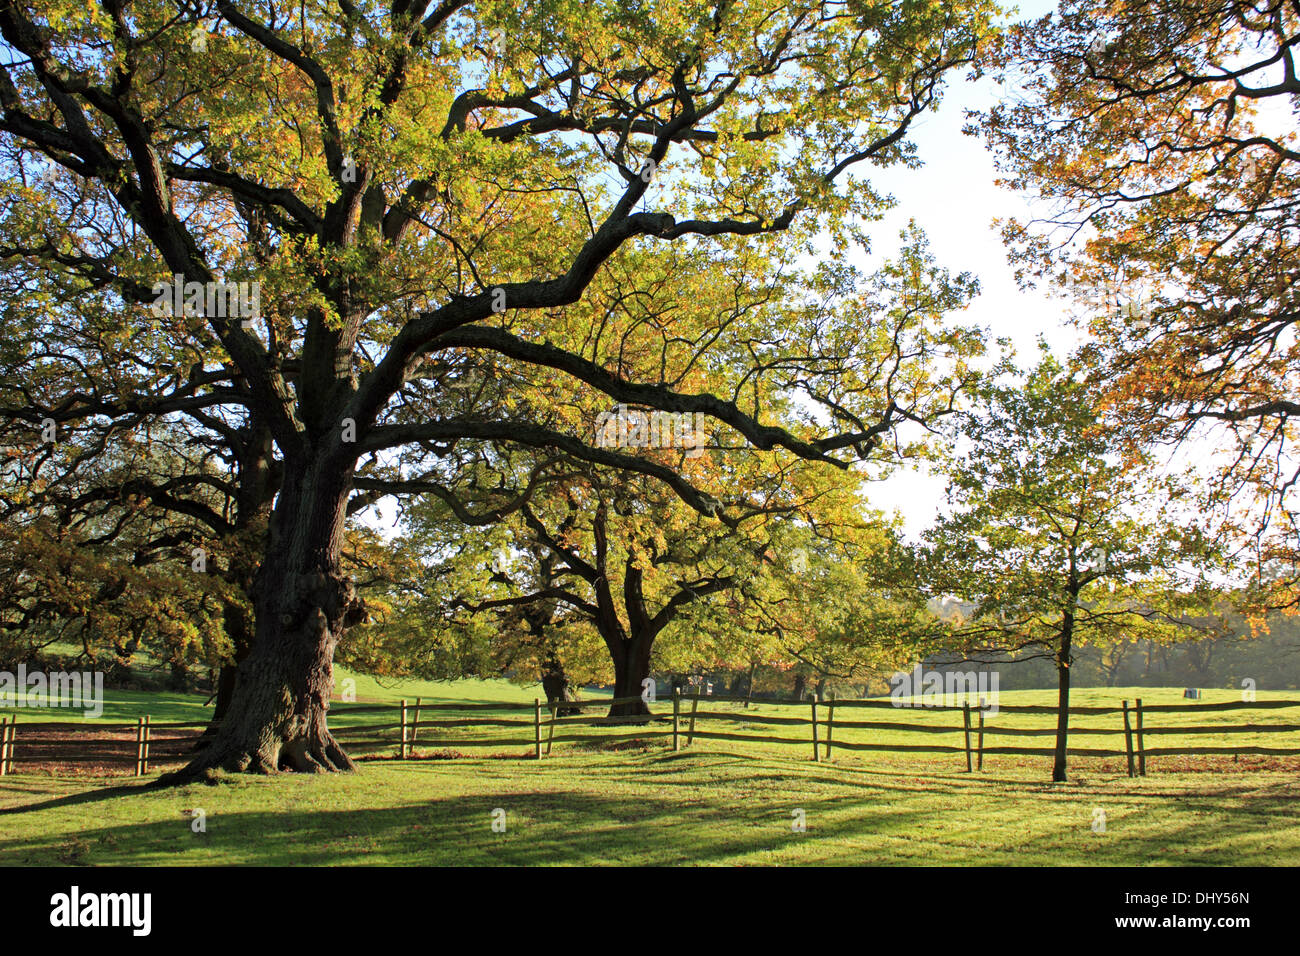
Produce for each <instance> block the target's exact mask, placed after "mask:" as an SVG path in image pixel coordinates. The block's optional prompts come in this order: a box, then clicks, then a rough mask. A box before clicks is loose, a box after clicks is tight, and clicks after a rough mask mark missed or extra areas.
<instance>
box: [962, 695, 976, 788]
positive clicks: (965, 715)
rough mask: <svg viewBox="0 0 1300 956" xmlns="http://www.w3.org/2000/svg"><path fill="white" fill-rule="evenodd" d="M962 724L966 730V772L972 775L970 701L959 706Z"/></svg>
mask: <svg viewBox="0 0 1300 956" xmlns="http://www.w3.org/2000/svg"><path fill="white" fill-rule="evenodd" d="M961 719H962V724H963V725H964V726H965V728H966V772H967V773H972V772H973V771H974V769H975V768H974V766H973V765H972V764H971V753H970V701H968V700H967V701H963V702H962V705H961Z"/></svg>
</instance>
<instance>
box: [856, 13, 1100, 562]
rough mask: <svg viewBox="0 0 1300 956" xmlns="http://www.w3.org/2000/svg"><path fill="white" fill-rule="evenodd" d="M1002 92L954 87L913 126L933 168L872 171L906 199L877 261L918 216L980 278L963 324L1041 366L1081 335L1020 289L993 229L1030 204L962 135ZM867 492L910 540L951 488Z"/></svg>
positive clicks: (891, 483)
mask: <svg viewBox="0 0 1300 956" xmlns="http://www.w3.org/2000/svg"><path fill="white" fill-rule="evenodd" d="M1031 6H1032V7H1041V8H1044V9H1046V8H1050V7H1051V6H1052V5H1051V4H1034V5H1031ZM1029 12H1030V13H1037V10H1034V9H1031V10H1030V11H1029ZM997 95H998V93H997V89H996V87H995V85H994V84H993V83H992V81H991V80H989V79H987V78H985V79H983V80H980V81H978V82H970V81H969V80H967V79H965V78H963V79H962V80H959V81H955V82H954V83H953V84H952V86H950V87H949V88H948V90H947V91H946V93H945V96H944V100H943V103H942V104H941V105H940V107H939V109H938V110H937V111H935V112H933V113H929V114H926V115H925V116H924V117H923V118H922V119H921V120H920V122H919V123H918V124H917V125H916V126H915V127H914V133H913V136H912V139H913V141H914V142H915V143H916V144H917V152H918V155H919V156H920V158H921V159H922V160H923V161H924V163H925V165H924V166H923V167H921V168H920V169H903V168H894V169H887V170H873V171H872V173H871V181H872V182H873V183H874V184H876V185H877V188H878V189H880V190H882V191H885V192H888V193H890V194H891V195H892V196H893V197H894V198H895V199H896V200H897V202H898V204H897V206H896V207H895V208H894V209H893V210H892V211H891V212H890V213H889V214H888V215H887V216H886V217H885V219H884V221H883V222H881V223H880V224H878V225H874V226H873V227H872V230H871V235H872V241H873V255H872V259H873V260H879V259H883V258H884V257H887V256H889V255H891V254H892V253H893V252H894V251H895V250H896V248H897V246H898V240H897V238H896V237H897V236H898V233H899V231H900V230H901V229H902V228H903V227H904V226H905V225H906V224H907V221H908V219H915V220H916V222H917V224H918V225H919V226H921V227H922V228H923V229H924V230H925V232H926V233H927V235H928V236H929V239H930V245H931V251H932V252H933V254H934V257H935V260H936V262H937V263H938V264H939V265H942V266H944V267H946V268H947V269H949V270H950V271H952V272H954V273H958V272H963V271H965V272H970V273H971V274H973V275H975V276H976V277H978V279H979V281H980V295H979V296H978V298H976V299H975V301H974V302H973V303H972V304H971V306H970V308H969V309H967V310H966V311H965V312H964V313H961V314H960V316H959V319H960V320H961V321H962V322H963V323H973V324H976V325H981V326H984V327H985V328H987V329H989V331H990V332H991V337H992V338H998V337H1002V336H1005V337H1007V338H1009V339H1010V340H1011V342H1012V345H1013V346H1014V348H1015V350H1016V354H1017V356H1018V357H1019V358H1020V359H1022V360H1023V361H1025V362H1032V361H1033V355H1034V353H1035V351H1036V348H1037V344H1036V343H1037V340H1038V338H1039V336H1043V337H1044V338H1046V340H1047V341H1048V343H1049V344H1050V345H1051V346H1052V349H1053V351H1054V352H1056V353H1057V354H1058V355H1059V356H1061V357H1065V356H1066V355H1067V354H1068V353H1069V352H1070V351H1071V350H1072V349H1073V348H1074V346H1075V345H1076V344H1077V343H1078V342H1079V335H1078V333H1077V331H1076V330H1075V329H1074V328H1072V327H1070V326H1068V325H1067V323H1066V321H1065V301H1064V300H1063V299H1062V298H1060V297H1059V296H1052V295H1047V294H1042V293H1026V292H1023V291H1021V290H1020V289H1019V288H1018V287H1017V285H1016V282H1015V278H1014V274H1013V271H1012V268H1011V266H1010V265H1009V264H1008V262H1007V254H1006V247H1005V246H1004V245H1003V243H1002V239H1001V236H1000V234H999V232H998V230H997V229H996V228H995V227H994V224H993V221H994V219H996V218H999V217H1017V218H1021V219H1024V218H1029V217H1030V215H1029V205H1028V203H1027V202H1026V201H1025V198H1024V197H1022V196H1020V195H1018V194H1016V193H1014V192H1012V191H1010V190H1007V189H1003V188H1001V187H999V186H997V185H996V179H997V173H996V171H995V170H994V166H993V155H992V154H991V153H990V152H989V151H988V149H986V148H985V146H984V143H983V141H982V140H981V139H980V138H978V137H973V136H966V135H963V133H962V127H963V126H964V125H965V124H966V117H965V111H966V110H968V109H976V110H979V109H984V108H986V107H987V106H989V105H991V104H992V103H994V102H995V101H996V97H997ZM869 495H870V500H871V502H872V503H873V504H874V505H875V506H876V507H879V508H883V509H885V510H887V511H889V510H898V511H900V512H901V513H902V515H903V519H904V527H905V530H906V533H907V534H908V536H909V537H914V536H916V535H917V534H919V533H920V532H921V531H923V530H924V529H925V528H926V527H928V526H929V525H930V523H931V522H932V521H933V520H934V517H935V515H936V510H937V509H938V507H939V506H940V504H941V503H942V498H943V482H942V480H941V479H939V478H937V477H933V476H930V475H926V474H921V473H917V472H914V471H907V472H900V473H899V474H896V475H895V476H893V477H891V478H889V479H886V480H885V481H882V482H878V483H876V484H875V485H873V486H872V487H871V488H870V490H869Z"/></svg>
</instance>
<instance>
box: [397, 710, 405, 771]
mask: <svg viewBox="0 0 1300 956" xmlns="http://www.w3.org/2000/svg"><path fill="white" fill-rule="evenodd" d="M397 706H398V707H399V708H400V712H401V715H402V722H401V728H402V740H401V743H399V744H398V745H397V759H398V760H405V759H406V698H405V697H403V698H402V702H401V703H400V704H398V705H397Z"/></svg>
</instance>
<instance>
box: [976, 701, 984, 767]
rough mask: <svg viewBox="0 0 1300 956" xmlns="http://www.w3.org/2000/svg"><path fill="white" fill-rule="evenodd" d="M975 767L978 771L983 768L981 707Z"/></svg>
mask: <svg viewBox="0 0 1300 956" xmlns="http://www.w3.org/2000/svg"><path fill="white" fill-rule="evenodd" d="M975 769H976V770H978V771H980V772H981V773H982V772H983V770H984V711H983V709H981V710H980V735H979V751H978V756H977V757H976V758H975Z"/></svg>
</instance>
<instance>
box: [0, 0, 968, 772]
mask: <svg viewBox="0 0 1300 956" xmlns="http://www.w3.org/2000/svg"><path fill="white" fill-rule="evenodd" d="M990 14H991V5H990V4H987V3H984V2H978V0H976V2H969V3H964V4H940V3H931V2H909V3H903V4H880V5H869V4H859V3H850V4H839V3H826V2H813V3H808V2H802V3H795V4H793V5H789V4H784V3H775V2H744V3H730V2H718V3H700V2H670V3H662V4H655V5H653V6H651V7H644V8H643V7H637V6H628V5H625V4H622V3H608V4H603V3H577V2H564V0H550V2H543V3H539V4H529V5H526V6H525V5H520V4H514V3H494V2H481V3H466V2H458V0H446V2H439V3H435V4H430V5H425V4H418V5H413V4H411V3H408V2H404V0H394V2H392V3H391V4H377V3H354V2H351V0H346V2H340V3H338V4H332V3H319V2H318V3H306V4H300V5H298V6H297V7H296V8H293V9H291V10H290V9H288V8H281V7H280V6H278V5H276V4H272V3H266V2H248V3H237V2H234V0H216V2H215V3H214V4H212V5H206V4H201V5H198V6H195V5H190V4H185V5H179V6H178V5H173V4H170V3H166V2H157V0H148V2H128V0H103V2H102V3H100V4H91V5H85V4H75V3H70V2H66V0H39V2H33V3H17V2H14V0H3V2H0V36H2V37H3V40H4V47H3V51H0V53H2V57H3V62H2V63H0V152H2V154H3V155H2V156H0V162H3V170H4V177H3V185H2V186H0V188H2V189H3V193H4V197H5V213H4V217H3V221H2V222H0V246H2V247H3V254H4V255H5V257H6V259H7V260H10V261H21V262H22V263H23V264H24V266H25V268H26V272H25V276H26V278H25V282H26V291H27V294H28V296H29V298H28V300H27V302H26V303H25V304H24V306H23V308H22V309H21V310H20V312H21V316H20V317H21V320H22V322H23V328H24V330H25V332H26V335H25V337H24V341H25V342H39V341H40V339H41V335H42V334H43V333H44V332H45V331H46V330H47V328H48V327H49V321H48V314H47V311H46V309H45V308H44V305H45V302H46V301H47V298H48V294H49V290H50V289H51V288H52V287H55V286H57V288H59V289H62V290H66V289H68V288H70V287H71V288H72V289H74V290H76V291H77V292H78V293H79V303H80V306H81V309H80V310H73V311H72V312H71V316H72V321H73V322H79V323H80V322H84V323H85V326H84V328H85V329H86V333H87V334H86V335H85V339H84V342H83V345H82V346H81V348H80V349H78V350H60V352H59V353H58V354H57V355H54V356H50V355H43V356H40V357H39V358H37V359H34V360H33V361H31V362H30V363H28V365H27V367H26V368H25V369H23V370H22V371H21V372H15V373H11V374H22V375H23V376H24V378H25V380H26V383H27V385H28V388H27V390H26V392H27V403H26V414H27V418H28V420H29V421H30V422H31V423H32V425H33V429H35V428H36V427H37V426H39V424H40V423H41V422H42V421H44V420H45V419H53V420H54V421H55V422H56V423H57V424H58V425H59V426H60V427H75V426H76V424H77V423H78V422H83V421H85V420H87V419H97V418H100V417H109V418H112V417H115V416H126V417H129V418H131V419H135V418H138V417H140V416H145V417H163V416H178V415H185V414H186V413H187V411H191V410H192V409H194V408H201V409H203V410H204V411H205V413H206V414H207V416H208V418H209V420H210V422H209V424H212V423H217V422H225V423H229V422H236V423H240V424H244V423H248V422H255V423H256V424H257V426H258V427H259V428H265V430H266V432H267V434H268V435H269V438H270V441H271V447H272V448H273V453H272V454H273V457H274V459H275V462H276V475H277V478H278V482H277V490H276V494H275V497H274V505H273V507H272V509H271V512H270V515H269V519H268V529H267V532H266V535H265V539H264V546H263V548H262V553H261V555H260V561H259V566H258V569H257V573H256V579H255V581H254V583H253V588H252V590H253V604H254V609H255V619H256V620H255V626H256V635H255V639H254V641H253V645H252V648H251V650H250V652H249V654H248V657H247V659H246V660H245V661H244V662H243V663H242V664H241V666H240V669H239V672H238V678H237V684H236V687H235V689H234V693H233V697H232V699H231V706H230V713H229V716H228V718H227V719H226V720H225V721H223V723H222V725H221V728H220V731H219V734H218V736H217V738H216V740H215V741H214V743H213V745H212V746H210V747H209V748H207V749H206V750H205V751H204V752H203V754H202V755H201V756H200V757H199V758H198V759H197V760H196V761H195V762H194V763H193V764H192V765H191V766H190V767H189V768H188V769H187V770H186V771H184V772H183V773H182V774H180V775H179V776H178V777H177V778H176V779H185V778H188V777H192V776H193V775H195V774H198V773H201V772H204V771H206V770H208V769H211V768H225V769H229V770H236V771H249V770H251V771H264V772H270V771H274V770H275V769H277V768H278V767H281V766H288V767H293V768H297V769H302V770H311V771H321V770H332V769H345V768H350V767H351V766H352V762H351V761H350V760H349V758H348V757H347V755H346V754H345V753H344V752H343V750H342V749H341V748H340V747H339V746H338V744H337V743H336V742H335V741H334V739H333V738H332V736H331V735H330V733H329V730H328V726H327V722H326V713H327V710H328V701H329V696H330V689H331V685H332V677H331V671H332V667H331V664H332V659H333V654H334V649H335V647H336V645H337V643H338V641H339V639H340V638H341V637H342V636H343V634H344V633H345V631H346V630H347V628H348V627H349V626H350V625H352V624H354V623H356V622H357V621H359V620H360V619H361V617H362V616H363V614H364V610H363V607H362V604H361V602H360V601H359V599H358V597H357V593H356V589H355V587H354V585H353V583H352V582H351V581H350V580H349V579H348V576H347V575H346V574H345V573H344V572H343V570H342V567H341V562H340V550H341V546H342V542H343V535H344V522H345V518H346V515H347V512H348V507H349V503H350V501H351V499H352V496H353V494H354V492H355V489H356V485H357V480H358V479H359V478H360V477H362V476H364V475H365V474H366V473H367V472H368V471H370V470H372V469H380V468H383V469H387V468H389V467H391V466H392V463H393V462H394V461H399V462H400V467H401V468H402V469H403V473H406V472H405V470H406V469H408V468H409V469H411V470H413V471H415V472H418V471H419V470H420V468H421V464H422V463H421V461H420V459H421V458H422V457H429V456H433V457H436V456H437V455H438V454H439V453H441V452H444V451H445V450H446V449H447V448H448V447H450V446H454V445H456V444H458V443H459V444H464V443H517V444H523V445H528V446H531V447H543V448H544V447H557V448H561V449H563V450H564V451H565V452H566V453H568V454H571V455H574V456H576V457H578V458H581V459H584V460H588V461H592V462H595V463H597V464H601V465H606V466H611V467H617V468H627V469H630V470H633V471H638V472H642V473H647V474H652V475H654V476H656V477H658V478H661V479H662V480H663V481H664V482H666V483H668V484H669V485H670V486H671V487H673V488H674V490H675V491H677V493H678V494H679V495H680V496H681V497H682V498H683V500H685V501H687V502H688V503H690V504H691V505H692V506H693V507H695V508H697V509H698V510H700V511H701V512H703V513H708V514H714V513H716V512H717V511H718V510H719V505H718V504H717V503H716V502H714V501H713V500H711V499H710V498H709V497H708V496H707V495H705V494H702V493H700V492H699V491H698V490H696V489H694V488H693V487H692V486H691V484H690V482H689V481H688V480H686V479H684V478H682V477H681V476H680V475H677V474H675V473H674V471H673V469H671V468H670V467H668V466H665V465H662V464H659V463H654V462H647V461H644V460H642V459H639V458H637V457H636V456H630V455H625V454H621V453H620V452H618V451H617V450H611V449H601V448H595V447H593V446H592V442H591V440H590V432H589V430H588V429H587V428H585V427H583V426H584V425H585V424H586V423H582V422H577V421H574V420H573V419H571V418H569V419H566V418H565V417H564V416H563V415H562V414H558V413H557V411H556V409H557V407H558V406H559V405H562V404H563V403H562V402H561V401H559V400H558V399H557V395H559V396H562V395H563V394H565V393H577V394H588V395H589V394H592V393H602V394H604V395H606V396H608V397H610V398H612V399H614V400H615V401H622V402H636V403H640V404H643V405H645V406H647V407H651V408H658V409H663V410H669V411H679V412H700V413H703V414H706V415H709V416H711V417H712V418H713V419H715V420H716V422H717V427H718V428H721V429H726V430H728V431H729V432H730V433H731V434H733V435H734V436H735V437H736V439H737V440H740V441H744V442H747V443H749V444H751V445H753V446H755V447H758V448H763V449H771V448H783V449H786V450H787V451H788V452H789V453H791V454H794V455H798V456H801V457H804V458H807V459H809V460H820V461H826V462H828V463H839V464H844V463H845V462H846V461H847V459H848V458H851V457H853V456H854V455H857V454H863V453H866V452H868V451H869V449H870V448H872V447H874V446H875V445H876V444H877V443H879V442H880V441H882V440H884V438H885V436H887V435H888V434H889V433H890V432H891V431H892V430H893V429H894V428H895V426H897V425H898V424H899V423H900V422H902V421H905V420H906V419H907V416H908V411H907V410H906V409H903V408H900V407H898V406H896V405H894V404H892V403H891V404H887V405H885V406H883V407H882V406H880V405H878V404H877V403H876V398H877V397H878V394H877V393H876V392H874V391H870V392H867V393H865V394H862V395H860V393H859V391H858V388H857V382H858V379H859V376H860V375H861V374H862V370H861V369H859V368H856V367H855V365H854V361H853V357H852V355H849V354H839V353H836V351H835V333H834V330H833V329H832V330H828V332H829V334H828V335H827V336H825V337H822V338H821V340H820V341H822V343H823V346H824V347H823V351H822V352H821V353H818V354H812V355H809V354H807V353H805V352H804V351H803V350H802V346H803V344H805V343H806V342H807V341H808V340H809V339H808V337H807V336H804V335H793V336H788V337H787V336H785V335H782V334H779V332H778V330H771V332H770V334H769V335H767V336H766V337H764V338H762V339H761V340H760V339H757V338H753V337H744V336H742V337H739V340H737V338H735V337H732V336H731V335H729V329H728V324H727V323H726V322H725V321H719V323H718V332H717V334H716V336H715V338H714V340H713V343H712V346H713V347H712V348H711V349H710V354H711V355H712V356H713V357H714V359H715V361H714V362H713V363H712V368H711V371H712V372H714V373H716V374H714V375H713V376H711V378H710V382H709V385H710V387H712V388H713V389H714V391H713V392H710V391H705V390H704V389H703V388H702V387H701V386H700V384H699V379H698V378H696V377H695V376H692V375H690V374H677V375H675V377H673V378H669V377H667V375H666V373H665V374H660V375H649V376H644V375H642V374H639V373H640V372H641V370H642V369H643V367H644V364H643V363H642V362H641V361H639V360H638V361H637V362H636V363H634V364H633V365H628V364H625V363H624V362H623V361H622V353H623V352H624V351H625V350H627V349H632V350H633V351H635V352H636V353H638V354H639V353H641V352H642V351H643V350H645V349H659V350H661V351H662V352H663V354H664V357H665V367H669V366H671V365H672V364H673V362H674V361H675V359H676V352H677V346H678V344H679V343H678V342H677V341H676V339H675V337H674V334H673V330H672V322H671V321H666V322H661V321H660V320H661V316H660V315H658V314H656V313H655V312H651V311H648V310H643V309H641V308H640V307H639V305H638V297H639V296H640V294H641V293H642V292H643V291H645V290H646V289H647V288H648V287H650V286H654V287H655V288H656V290H657V292H658V295H657V300H658V301H660V302H663V301H678V302H685V301H695V300H697V299H699V300H701V301H700V304H699V307H700V308H707V307H708V305H709V304H710V296H709V295H706V294H705V293H707V292H710V291H711V294H712V299H713V301H714V302H716V299H717V298H718V297H719V296H725V294H726V290H725V289H717V288H714V289H711V290H710V288H709V287H708V286H707V285H704V286H702V285H700V281H701V278H702V277H704V276H707V275H709V274H710V273H711V271H712V270H713V268H714V266H715V265H716V266H717V267H718V268H719V269H723V270H724V271H725V270H726V269H727V268H728V267H730V268H731V272H732V274H736V273H739V272H744V273H745V274H746V275H747V276H748V286H749V287H750V288H751V289H752V288H755V287H758V286H761V285H762V284H763V283H764V282H766V283H767V284H769V285H774V284H778V283H779V281H780V276H781V274H782V269H783V267H784V265H785V264H788V263H789V262H790V261H791V260H792V258H793V257H794V256H796V255H798V254H799V253H800V252H804V251H812V249H813V246H812V244H811V242H812V239H813V237H814V236H815V234H816V233H817V232H818V230H819V227H828V231H827V237H828V239H829V240H830V242H831V243H832V244H835V245H842V244H843V243H844V242H845V241H846V240H847V238H848V237H849V236H850V234H851V233H853V231H854V230H855V229H856V228H857V226H858V225H859V224H860V223H861V222H862V221H864V220H866V219H869V218H871V217H872V216H874V215H876V214H877V213H878V212H879V210H880V208H881V207H882V205H883V200H881V198H880V197H878V196H876V195H875V194H874V193H873V192H872V191H871V190H870V188H869V186H868V184H867V183H866V182H865V181H864V180H862V179H860V178H854V172H855V171H856V170H860V169H864V168H867V167H869V166H870V165H872V164H888V163H895V162H905V161H908V159H909V157H910V155H911V154H910V152H909V150H908V148H907V146H906V135H907V132H908V129H909V127H910V125H911V124H912V122H913V121H914V119H915V118H916V117H917V116H918V115H919V114H921V113H922V112H923V111H924V110H926V109H928V108H929V107H930V106H931V105H932V104H933V103H934V102H935V99H936V97H937V96H938V94H939V91H940V86H941V83H942V81H943V79H944V77H945V75H947V74H948V73H949V71H951V70H953V69H954V68H955V67H959V66H961V65H963V64H965V63H967V62H969V61H970V59H971V58H972V56H973V54H974V52H975V49H976V46H977V44H978V43H979V42H980V41H981V39H982V38H983V37H984V36H985V35H987V33H988V31H989V26H988V19H989V16H990ZM51 184H54V185H53V186H52V185H51ZM159 282H164V283H166V282H182V283H204V284H213V285H212V286H211V288H213V289H214V290H218V291H219V290H220V289H221V288H225V287H224V286H220V287H219V286H216V285H215V284H216V283H238V282H244V283H257V284H258V285H257V289H258V290H259V291H260V302H261V309H260V314H258V315H256V316H249V315H247V314H245V313H237V314H235V313H234V310H233V309H232V308H231V307H230V305H229V304H227V307H226V308H221V307H220V306H219V305H217V304H215V299H216V296H215V295H212V296H210V297H209V298H208V300H207V302H200V301H195V300H194V299H191V301H190V302H189V303H188V304H187V305H188V307H185V308H179V309H176V308H174V309H172V310H170V314H168V310H159V309H157V308H151V306H157V305H159V304H160V303H159V301H158V299H157V295H158V293H157V289H156V287H155V283H159ZM160 311H161V312H162V314H161V315H160V314H158V313H159V312H160ZM83 313H84V314H83ZM69 314H70V311H69V310H66V309H63V310H58V319H59V320H60V321H66V320H67V319H68V316H69ZM669 318H671V317H669ZM246 319H251V321H245V320H246ZM869 319H870V317H869V316H853V317H844V320H845V321H846V322H848V324H849V325H852V324H853V323H857V322H863V321H869ZM610 323H613V325H614V326H615V327H617V328H618V333H617V334H616V335H611V334H606V328H607V325H609V324H610ZM696 344H697V343H691V345H692V346H694V345H696ZM119 360H123V361H125V363H126V365H125V369H126V372H124V373H122V374H119V373H118V371H117V363H118V361H119ZM83 363H88V367H92V368H94V369H95V370H96V377H97V379H98V386H99V387H98V388H97V389H96V391H95V392H94V393H92V394H84V393H80V392H69V391H66V390H65V389H63V388H62V387H61V386H60V383H61V382H62V381H63V380H64V378H65V376H66V374H67V366H79V365H81V364H83ZM484 366H492V367H500V368H506V369H509V370H510V374H511V375H512V376H514V377H515V378H516V379H517V380H518V381H519V383H520V401H519V402H518V403H517V404H516V405H515V406H513V407H510V408H505V409H502V408H500V407H499V406H497V405H496V404H495V403H493V404H491V405H490V406H489V408H488V409H487V410H486V411H485V410H484V409H480V408H478V407H476V405H475V403H474V401H473V398H474V394H475V377H474V375H473V370H474V369H475V368H482V367H484ZM631 369H636V371H637V373H638V374H632V372H631V371H630V370H631ZM791 391H795V392H801V393H803V395H804V396H805V399H806V401H807V402H808V403H809V405H810V407H818V408H820V409H821V417H820V419H819V420H818V421H816V422H814V421H813V420H811V419H809V420H807V421H803V422H800V423H798V424H797V425H795V426H791V427H788V428H784V427H780V426H777V425H774V424H772V423H771V422H770V421H769V420H768V416H767V412H766V401H767V399H768V397H769V396H771V395H774V394H786V393H788V392H791ZM546 396H549V397H550V401H547V400H544V397H546ZM31 440H32V442H33V443H35V442H37V441H38V438H37V436H36V435H35V434H33V436H32V439H31Z"/></svg>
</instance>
